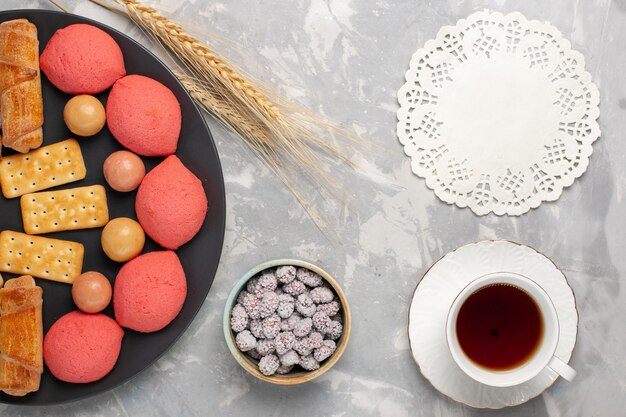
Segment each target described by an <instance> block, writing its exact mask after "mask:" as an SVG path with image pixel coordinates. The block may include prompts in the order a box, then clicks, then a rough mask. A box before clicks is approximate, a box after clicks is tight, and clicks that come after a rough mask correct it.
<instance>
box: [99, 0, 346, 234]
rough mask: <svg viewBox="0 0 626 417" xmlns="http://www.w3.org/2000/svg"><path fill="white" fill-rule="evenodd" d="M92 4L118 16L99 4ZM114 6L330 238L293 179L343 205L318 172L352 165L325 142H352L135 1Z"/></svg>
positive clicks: (341, 195)
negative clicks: (167, 56)
mask: <svg viewBox="0 0 626 417" xmlns="http://www.w3.org/2000/svg"><path fill="white" fill-rule="evenodd" d="M91 1H93V2H96V3H98V4H100V5H103V6H105V7H107V8H109V9H112V10H114V11H116V12H120V9H116V8H113V7H112V6H111V5H108V4H106V3H104V2H103V1H102V0H91ZM113 1H115V2H116V3H117V4H118V5H120V6H122V10H121V12H123V13H125V14H126V15H127V16H128V17H130V18H131V19H132V20H133V21H134V22H135V23H136V24H137V25H138V26H139V27H140V28H142V29H143V30H144V31H145V32H146V33H147V34H148V35H149V36H150V37H151V38H152V39H153V40H154V41H156V43H157V44H160V45H161V46H163V47H164V48H166V49H167V50H169V51H170V52H171V53H172V55H173V56H174V57H176V58H177V59H178V60H179V61H180V63H181V64H182V67H183V68H184V69H185V70H186V73H187V74H182V73H181V72H179V73H178V76H179V79H181V81H182V82H183V85H185V87H186V88H187V90H188V91H190V92H191V93H192V94H191V95H192V97H194V99H195V100H196V101H197V102H198V103H199V104H200V105H201V106H202V107H203V108H205V109H206V110H207V111H209V112H210V113H212V114H213V115H214V116H215V117H216V118H217V119H218V120H220V121H221V122H223V123H224V124H226V125H227V126H229V127H230V128H231V129H232V130H234V131H235V132H237V133H238V134H239V135H240V136H242V137H243V138H244V139H245V142H246V143H247V145H248V146H250V148H251V149H252V150H253V151H254V152H255V153H256V154H257V156H258V157H259V158H260V159H261V160H262V161H263V162H264V163H265V164H266V165H267V166H268V167H269V168H270V169H271V170H272V171H273V172H274V173H275V174H276V175H277V176H278V177H279V178H280V179H281V180H282V181H283V182H284V183H285V185H286V186H287V188H288V189H289V190H290V191H291V192H292V194H293V195H294V196H295V197H296V198H297V200H298V201H299V202H300V204H301V205H302V206H303V208H304V209H305V210H306V211H307V213H308V214H309V216H310V217H311V218H312V219H313V220H314V222H315V223H316V225H317V226H318V227H319V228H320V230H321V231H322V232H323V233H324V234H325V235H326V236H327V237H329V238H330V237H331V236H329V234H332V232H331V231H330V229H328V228H327V224H326V222H325V221H324V217H323V216H321V215H320V214H319V211H318V210H317V209H316V207H315V206H314V204H313V202H312V201H311V200H309V199H308V198H306V197H305V195H304V193H303V192H301V190H300V187H299V185H300V183H299V182H298V180H297V179H298V178H300V177H304V178H306V179H308V180H309V181H310V182H311V184H312V185H313V186H314V187H315V189H316V191H324V192H326V193H328V194H329V195H331V196H333V197H334V198H336V199H337V200H338V201H339V202H341V203H342V204H344V205H345V204H346V201H347V199H348V196H347V194H346V193H345V192H344V191H343V190H342V188H341V184H340V183H338V181H336V180H335V179H334V178H333V177H332V176H331V175H330V174H329V173H328V172H326V171H325V170H324V168H323V167H324V163H325V162H327V161H337V160H340V161H343V162H346V163H348V164H350V165H351V162H350V160H349V158H348V157H347V156H346V155H345V153H344V152H342V151H341V150H340V149H339V147H337V146H336V145H335V144H333V143H332V142H330V141H329V140H327V136H328V134H329V133H335V134H339V135H341V136H343V137H345V138H348V139H349V140H350V141H351V142H353V143H354V142H357V139H356V138H355V137H354V136H353V135H351V134H348V133H347V132H345V131H343V130H341V129H339V128H337V127H335V126H334V125H332V124H330V123H328V122H327V121H325V120H324V119H323V118H321V117H320V116H317V115H315V114H312V113H311V112H309V111H308V110H306V109H304V108H303V107H301V106H299V105H297V104H295V103H293V102H291V101H290V100H288V99H286V98H284V97H282V96H279V95H277V94H274V93H270V94H268V93H267V92H266V91H263V90H262V89H261V88H260V87H257V85H259V83H258V82H256V81H253V80H252V79H251V78H250V77H248V76H246V75H245V74H244V72H243V71H241V70H240V69H239V68H237V67H236V66H235V65H234V64H232V63H230V62H228V61H227V60H226V59H225V58H224V57H223V56H221V55H220V54H218V53H217V52H216V51H214V50H213V49H212V48H210V47H209V46H208V45H207V44H205V43H203V42H201V41H200V40H198V39H197V38H195V37H194V36H192V35H190V34H189V33H187V32H186V31H185V30H184V29H183V27H182V26H180V25H179V24H177V23H175V22H172V21H171V20H170V19H168V18H167V17H165V16H163V15H162V14H161V13H160V12H159V11H158V10H156V9H155V8H153V7H148V6H145V5H143V4H141V3H140V2H138V1H136V0H113ZM185 77H186V78H185ZM321 131H323V132H324V134H321ZM333 240H334V239H333Z"/></svg>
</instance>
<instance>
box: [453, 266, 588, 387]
mask: <svg viewBox="0 0 626 417" xmlns="http://www.w3.org/2000/svg"><path fill="white" fill-rule="evenodd" d="M494 284H503V285H512V286H514V287H517V288H519V289H521V290H523V291H524V292H526V294H528V295H529V296H530V297H531V298H532V299H533V300H534V301H535V303H536V304H537V306H538V307H539V311H540V313H541V316H542V319H543V334H542V336H541V340H540V341H539V345H538V347H537V348H536V349H535V351H534V353H533V354H532V356H531V357H530V358H529V359H528V360H526V361H525V362H524V363H522V364H520V365H519V366H517V367H514V368H511V369H507V370H503V371H500V370H493V369H488V368H486V367H482V366H480V365H479V364H477V363H475V362H474V361H472V360H471V359H470V358H469V357H468V356H467V355H466V354H465V352H464V351H463V349H462V347H461V345H460V343H459V339H458V337H457V331H456V322H457V317H458V315H459V311H460V310H461V307H462V306H463V303H465V301H466V300H467V299H468V298H469V297H470V296H471V295H472V294H474V293H475V292H476V291H478V290H480V289H481V288H483V287H487V286H490V285H494ZM446 337H447V341H448V347H449V348H450V353H451V354H452V357H453V358H454V361H455V362H456V364H457V365H458V366H459V368H461V369H462V370H463V372H465V373H466V374H467V375H468V376H469V377H471V378H472V379H474V380H476V381H478V382H480V383H483V384H485V385H490V386H494V387H510V386H514V385H518V384H521V383H523V382H526V381H528V380H530V379H532V378H534V377H535V376H537V375H539V373H540V372H541V371H543V370H544V369H546V368H550V369H552V370H553V371H554V372H556V373H557V374H558V375H560V376H561V377H563V378H564V379H566V380H567V381H571V380H573V379H574V377H575V376H576V371H575V370H574V369H572V368H571V367H570V366H569V365H568V364H567V363H565V362H564V361H563V360H561V359H559V358H558V357H556V356H555V352H556V346H557V344H558V341H559V320H558V316H557V313H556V309H555V308H554V304H552V301H551V300H550V296H548V294H547V293H546V292H545V291H544V289H543V288H541V287H540V286H539V285H538V284H537V283H535V282H534V281H533V280H531V279H529V278H527V277H525V276H523V275H519V274H515V273H511V272H496V273H492V274H488V275H484V276H482V277H480V278H477V279H475V280H474V281H472V282H470V283H469V284H468V285H467V286H466V287H465V288H463V290H462V291H461V292H460V293H459V295H457V297H456V299H455V300H454V302H453V303H452V306H451V307H450V310H449V312H448V319H447V322H446Z"/></svg>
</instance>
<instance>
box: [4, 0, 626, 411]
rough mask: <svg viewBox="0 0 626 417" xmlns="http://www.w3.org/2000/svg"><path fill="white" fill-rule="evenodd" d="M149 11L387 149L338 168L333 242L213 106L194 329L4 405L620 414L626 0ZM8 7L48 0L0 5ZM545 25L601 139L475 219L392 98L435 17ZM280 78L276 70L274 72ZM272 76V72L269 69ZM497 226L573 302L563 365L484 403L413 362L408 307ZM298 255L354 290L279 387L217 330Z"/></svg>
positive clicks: (219, 1) (113, 21) (374, 0)
mask: <svg viewBox="0 0 626 417" xmlns="http://www.w3.org/2000/svg"><path fill="white" fill-rule="evenodd" d="M62 2H63V3H65V4H67V5H68V6H69V8H70V9H72V10H73V11H74V12H76V13H77V14H81V15H84V16H88V17H92V18H96V19H98V20H100V21H102V22H104V23H107V24H110V25H112V26H114V27H116V28H118V29H121V30H123V31H124V32H126V33H128V34H130V35H131V36H133V37H135V38H137V39H143V43H144V44H148V42H147V41H146V40H145V39H144V38H143V37H142V35H141V33H140V32H139V31H138V30H137V29H136V28H134V27H133V26H132V25H131V24H130V23H128V22H127V21H125V20H124V19H123V18H121V17H117V16H114V15H112V14H111V13H109V12H107V11H104V10H102V9H100V8H98V7H97V6H94V5H91V4H89V3H88V2H86V1H74V0H62ZM157 3H161V4H162V7H164V8H165V9H167V10H169V11H171V12H172V13H175V14H176V15H177V16H178V17H179V19H180V20H182V21H183V22H186V23H187V24H191V25H193V26H195V27H197V28H199V29H202V30H204V31H205V32H211V33H214V34H217V35H220V36H222V37H224V38H226V39H229V40H232V41H234V42H236V43H238V44H239V45H241V46H242V47H243V48H242V49H243V50H244V51H245V54H244V56H243V57H242V58H241V60H240V62H242V63H243V64H244V65H245V67H246V68H247V69H248V71H249V72H251V73H253V74H255V75H257V76H258V77H259V78H261V79H263V80H264V81H266V82H267V83H268V84H270V85H279V86H280V88H281V89H282V91H283V92H285V93H287V94H289V95H290V96H292V97H294V98H296V99H297V100H299V101H301V102H302V103H304V104H306V105H308V106H310V107H311V108H313V109H315V110H317V111H319V112H321V113H323V114H325V115H327V116H329V117H330V118H332V119H333V120H336V121H337V122H339V123H340V124H341V125H342V126H344V127H346V128H349V129H353V130H354V131H356V132H357V133H358V134H361V135H363V136H364V137H365V136H366V137H368V138H370V139H369V140H371V141H373V142H375V143H376V144H378V145H380V147H381V148H387V149H389V152H367V153H366V157H365V158H366V161H367V162H368V167H369V171H370V174H376V175H377V176H378V177H380V176H383V177H385V178H386V179H387V180H388V181H389V182H390V183H393V184H396V186H389V185H381V184H380V182H374V181H371V179H369V178H368V176H367V175H356V174H349V173H347V174H345V175H343V176H342V177H341V180H342V181H343V182H344V183H345V185H346V189H347V190H348V191H349V192H350V193H351V194H353V195H354V197H355V203H354V205H353V207H352V210H351V211H350V212H349V214H347V215H345V216H343V217H341V218H340V219H338V224H337V226H336V228H337V233H338V235H339V236H340V238H341V244H340V245H333V244H330V243H329V242H328V241H327V240H326V239H325V238H324V236H322V235H321V234H320V232H319V231H318V229H317V228H316V227H315V226H314V225H313V223H312V222H311V221H310V220H309V219H308V218H307V216H306V215H305V214H304V212H303V210H302V209H301V208H300V207H299V205H298V204H297V203H296V202H295V201H294V200H293V198H292V197H291V195H290V194H289V192H288V191H287V190H286V189H285V188H284V187H283V186H282V185H281V183H280V182H279V181H278V180H277V179H276V178H275V177H274V176H272V175H271V173H270V172H269V171H268V170H266V169H265V168H264V167H263V166H261V165H260V164H259V163H258V162H256V161H255V160H254V159H253V158H251V157H250V155H249V152H248V151H247V150H246V148H245V147H244V146H243V145H242V144H241V143H240V141H238V140H237V139H235V138H233V136H232V135H230V134H229V133H228V132H227V131H226V130H224V129H223V128H222V127H221V126H219V125H218V124H217V123H215V122H214V121H213V120H211V119H210V118H208V120H209V123H210V125H211V129H212V131H213V133H214V137H215V139H216V142H217V146H218V149H219V152H220V156H221V159H222V164H223V167H224V174H225V178H226V189H227V202H228V218H227V230H226V238H225V242H224V252H223V256H222V261H221V264H220V268H219V270H218V272H217V276H216V278H215V282H214V284H213V287H212V289H211V292H210V294H209V296H208V298H207V300H206V302H205V304H204V306H203V308H202V310H201V311H200V313H199V314H198V316H197V318H196V320H195V321H194V322H193V324H192V325H191V327H190V328H189V330H188V331H187V332H186V333H185V335H184V336H183V337H182V338H181V340H180V341H179V342H178V343H177V344H176V345H175V346H174V347H173V348H172V349H171V350H170V351H169V352H168V353H167V354H166V355H164V356H163V357H162V358H161V359H160V360H159V361H158V362H157V363H156V364H155V365H154V366H152V367H150V368H149V369H148V370H147V371H145V372H143V373H142V374H140V375H139V376H138V377H136V378H135V379H133V380H132V381H130V382H128V383H126V384H124V385H123V386H121V387H119V388H117V389H114V390H113V391H111V392H107V393H105V394H102V395H99V396H97V397H94V398H91V399H87V400H84V401H80V402H76V403H72V404H68V405H63V406H55V407H30V408H23V407H14V406H7V405H0V415H2V416H3V417H4V416H44V415H45V416H64V417H78V416H98V417H115V416H144V415H145V416H154V417H158V416H205V415H222V416H256V415H301V416H313V415H324V416H337V417H339V416H353V415H358V416H394V417H395V416H399V417H401V416H446V417H457V416H475V415H481V414H483V413H484V414H488V415H503V416H531V415H532V416H538V417H543V416H550V417H556V416H567V417H574V416H584V417H586V416H610V417H612V416H619V415H623V414H624V410H625V409H626V377H625V375H626V349H625V348H626V332H625V331H624V317H625V316H626V291H625V290H624V289H622V286H624V284H626V281H625V280H624V278H623V276H624V274H625V273H626V256H624V252H625V251H626V233H625V230H626V216H625V215H624V214H625V213H626V200H625V199H624V197H625V196H624V185H625V184H626V141H624V140H623V135H624V132H625V131H626V83H624V82H623V77H624V73H626V50H625V49H624V47H623V40H624V39H626V1H625V0H614V1H611V0H579V1H565V0H559V1H557V0H555V1H551V2H547V1H543V0H509V1H507V0H490V1H488V0H472V1H461V0H445V1H424V0H418V1H415V0H402V1H401V0H398V1H395V0H394V1H391V0H358V1H357V0H297V1H291V2H284V1H278V0H268V1H265V2H250V1H247V0H229V1H224V0H214V1H210V2H208V1H207V2H205V1H200V0H185V1H183V2H180V3H179V2H168V1H165V0H162V1H161V2H157ZM0 7H1V8H3V9H5V8H6V9H8V8H20V7H40V8H49V9H53V8H54V7H53V6H52V5H50V4H49V3H48V2H46V1H43V0H41V1H33V0H3V1H2V4H1V5H0ZM485 7H488V8H492V9H495V10H498V11H502V12H508V11H514V10H519V11H521V12H522V13H524V14H525V15H526V16H527V17H529V18H534V19H540V20H548V21H550V22H552V23H553V24H554V25H555V26H556V27H557V28H559V29H560V30H561V31H562V32H563V34H564V35H565V36H566V37H567V38H569V39H570V40H571V42H572V44H573V47H574V49H576V50H579V51H581V52H582V53H584V54H585V56H586V58H587V68H588V70H589V71H590V72H591V74H592V76H593V78H594V80H595V82H596V83H597V85H598V87H599V89H600V92H601V118H600V124H601V129H602V132H603V134H602V137H601V138H600V140H599V141H598V142H596V144H595V146H594V154H593V155H592V157H591V164H590V166H589V169H588V171H587V172H586V174H585V175H584V176H583V177H582V178H581V179H579V180H578V181H576V183H575V184H574V185H573V186H572V187H570V188H568V189H567V190H565V192H564V193H563V195H562V196H561V198H560V199H559V200H558V201H557V202H556V203H547V204H543V205H541V206H540V207H539V208H538V209H536V210H531V211H530V212H529V213H527V214H525V215H524V216H522V217H519V218H511V217H496V216H493V215H490V216H486V217H477V216H475V215H474V214H472V212H470V211H469V210H468V209H459V208H457V207H453V206H448V205H446V204H444V203H442V202H440V201H439V200H438V199H437V198H436V197H435V195H434V194H433V193H432V192H431V191H430V190H428V189H427V188H426V185H425V184H424V181H423V180H421V179H419V178H417V177H416V176H414V175H413V174H411V170H410V166H409V159H408V158H407V157H405V156H404V155H403V153H402V148H401V146H400V144H399V143H398V141H397V139H396V137H395V125H396V114H395V113H396V110H397V108H398V104H397V102H396V98H395V94H396V91H397V89H398V88H399V86H400V85H402V83H403V75H404V72H405V70H406V68H407V67H408V62H409V59H410V57H411V55H412V53H413V52H414V51H415V50H416V49H417V48H418V47H419V46H421V45H422V44H423V43H424V42H425V41H426V40H428V39H430V38H432V37H434V36H435V34H436V33H437V30H438V29H439V27H440V26H442V25H450V24H454V23H455V22H456V21H457V20H458V19H459V18H462V17H465V16H467V15H468V14H470V13H472V12H474V11H476V10H480V9H483V8H485ZM272 73H273V74H275V75H276V78H274V77H273V76H272V75H271V74H272ZM278 78H280V79H281V80H282V81H281V82H280V83H278V81H277V79H278ZM482 239H510V240H514V241H518V242H522V243H525V244H528V245H530V246H533V247H534V248H536V249H537V250H539V251H541V252H543V253H545V254H546V255H548V256H549V257H550V258H552V259H553V260H554V261H555V262H556V264H557V265H558V266H560V267H561V268H562V270H563V271H564V272H565V274H566V275H567V277H568V279H569V281H570V284H571V286H572V287H573V289H574V292H575V294H576V298H577V305H578V309H579V313H580V327H579V336H578V343H577V346H576V348H575V350H574V354H573V358H572V362H571V363H572V365H573V366H574V367H575V368H576V369H577V370H578V378H577V379H576V380H575V381H574V382H572V383H567V382H564V381H562V380H559V381H558V382H557V383H556V384H555V385H554V386H553V387H551V388H550V389H549V390H548V391H546V392H545V393H544V394H543V395H541V396H540V397H538V398H536V399H534V400H532V401H530V402H528V403H526V404H524V405H521V406H518V407H515V408H510V409H506V410H502V411H497V412H485V411H480V410H474V409H470V408H467V407H465V406H463V405H460V404H457V403H455V402H454V401H451V400H449V399H447V398H446V397H444V396H442V395H440V394H439V393H438V392H437V391H436V390H435V389H434V388H433V387H432V386H430V384H429V383H428V381H426V380H425V379H424V378H423V377H422V376H421V374H420V373H419V370H418V369H417V367H416V366H415V364H414V363H413V360H412V358H411V354H410V351H409V346H408V340H407V331H406V326H407V311H408V306H409V301H410V298H411V295H412V292H413V289H414V287H415V285H416V284H417V282H418V280H419V279H420V277H421V276H422V274H423V273H424V272H425V270H426V269H427V268H428V267H429V266H430V265H431V264H432V263H433V262H434V261H435V260H437V259H439V258H440V257H441V256H443V255H444V254H445V253H447V252H448V251H450V250H453V249H454V248H456V247H458V246H461V245H463V244H466V243H468V242H472V241H477V240H482ZM285 256H293V257H302V258H306V259H309V260H312V261H314V262H316V263H318V264H319V265H321V266H322V267H324V268H325V269H327V270H328V271H329V272H331V273H332V274H334V275H335V276H336V277H337V278H338V280H339V281H340V282H341V284H342V285H343V287H344V289H345V292H346V294H347V296H348V298H349V300H350V302H351V307H352V314H353V317H354V325H353V332H352V338H351V342H350V344H349V346H348V349H347V351H346V353H345V355H344V357H343V358H342V359H341V360H340V361H339V363H338V364H337V365H336V366H335V367H334V368H333V370H331V371H330V372H328V373H327V374H326V375H324V376H323V377H321V378H320V379H318V380H316V381H314V382H312V383H308V384H305V385H302V386H297V387H277V386H272V385H268V384H265V383H262V382H260V381H256V380H254V379H253V378H251V377H250V376H248V375H247V374H246V373H245V372H244V371H243V370H242V369H241V368H240V367H239V366H238V365H237V364H236V362H235V361H234V359H233V358H232V357H231V356H230V354H229V353H228V350H227V348H226V344H225V342H224V340H223V336H222V328H221V319H222V308H223V304H224V301H225V299H226V296H227V294H228V292H229V291H230V288H231V286H232V285H233V284H234V282H235V281H236V280H237V279H238V278H239V277H240V276H241V275H242V274H243V273H244V272H245V271H247V270H248V269H249V268H251V267H252V266H254V265H255V264H257V263H258V262H260V261H263V260H267V259H273V258H279V257H285Z"/></svg>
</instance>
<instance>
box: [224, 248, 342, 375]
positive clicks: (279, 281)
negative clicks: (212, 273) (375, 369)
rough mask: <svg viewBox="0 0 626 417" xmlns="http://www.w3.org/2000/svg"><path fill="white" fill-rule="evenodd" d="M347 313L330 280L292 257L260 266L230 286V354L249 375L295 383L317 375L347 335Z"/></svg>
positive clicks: (226, 329) (227, 317)
mask: <svg viewBox="0 0 626 417" xmlns="http://www.w3.org/2000/svg"><path fill="white" fill-rule="evenodd" d="M350 326H351V321H350V310H349V307H348V302H347V300H346V297H345V295H344V293H343V291H342V290H341V288H340V287H339V284H338V283H337V281H335V279H334V278H333V277H332V276H330V275H329V274H328V273H327V272H326V271H324V270H323V269H321V268H320V267H318V266H316V265H313V264H311V263H309V262H305V261H301V260H297V259H279V260H275V261H269V262H265V263H263V264H261V265H258V266H256V267H254V268H253V269H251V270H250V271H248V272H247V273H246V274H245V275H244V276H243V277H242V278H241V279H240V280H239V282H237V284H236V285H235V286H234V287H233V289H232V291H231V293H230V295H229V297H228V300H227V301H226V307H225V309H224V335H225V337H226V343H227V344H228V348H229V349H230V351H231V353H232V354H233V356H234V357H235V359H236V360H237V362H239V364H240V365H241V366H242V367H243V368H244V369H245V370H246V371H247V372H248V373H250V374H252V375H253V376H255V377H257V378H259V379H261V380H263V381H267V382H271V383H274V384H281V385H295V384H300V383H303V382H307V381H310V380H312V379H314V378H317V377H318V376H320V375H322V374H323V373H325V372H326V371H328V370H329V369H330V368H332V367H333V365H334V364H335V363H336V362H337V361H338V360H339V358H340V357H341V355H342V354H343V352H344V350H345V349H346V346H347V344H348V339H349V337H350Z"/></svg>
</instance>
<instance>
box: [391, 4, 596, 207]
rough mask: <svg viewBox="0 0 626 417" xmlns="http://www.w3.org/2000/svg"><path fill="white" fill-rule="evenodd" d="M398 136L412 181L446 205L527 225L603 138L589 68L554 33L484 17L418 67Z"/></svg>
mask: <svg viewBox="0 0 626 417" xmlns="http://www.w3.org/2000/svg"><path fill="white" fill-rule="evenodd" d="M406 80H407V82H406V84H404V85H403V86H402V88H400V90H399V92H398V100H399V102H400V110H398V120H399V122H398V127H397V133H398V138H399V139H400V142H402V144H403V145H404V152H405V153H406V154H407V155H408V156H410V157H411V166H412V170H413V172H414V173H415V174H417V175H419V176H420V177H423V178H425V179H426V184H427V185H428V187H429V188H431V189H433V190H434V191H435V194H437V196H438V197H439V198H440V199H442V200H443V201H445V202H446V203H449V204H456V205H458V206H459V207H466V206H468V207H470V208H471V209H472V211H474V212H475V213H476V214H478V215H484V214H487V213H489V212H491V211H493V212H494V213H496V214H498V215H502V214H509V215H520V214H523V213H525V212H527V211H528V210H529V209H530V208H535V207H537V206H539V204H541V202H542V201H544V200H545V201H552V200H556V199H557V198H559V196H560V195H561V192H562V191H563V187H568V186H570V185H572V183H573V182H574V179H576V178H577V177H579V176H581V175H582V174H583V173H584V172H585V170H586V169H587V165H588V163H589V156H590V155H591V153H592V147H591V145H592V143H593V142H594V141H595V140H596V139H597V138H598V137H599V136H600V128H599V126H598V123H597V121H596V119H597V118H598V116H599V108H598V103H599V93H598V89H597V87H596V86H595V84H594V83H593V82H592V80H591V75H590V74H589V73H588V72H586V71H585V58H584V57H583V55H582V54H580V53H579V52H577V51H573V50H572V49H571V45H570V43H569V41H567V40H566V39H564V38H563V36H562V35H561V33H560V32H559V31H558V30H557V29H556V28H555V27H554V26H552V25H550V24H548V23H542V22H539V21H535V20H531V21H529V20H527V19H526V18H525V17H524V16H523V15H522V14H520V13H510V14H507V15H502V14H500V13H495V12H490V11H483V12H478V13H474V14H472V15H470V16H469V17H468V18H467V19H464V20H459V21H458V22H457V24H456V25H455V26H444V27H442V28H441V29H440V30H439V33H438V34H437V37H436V39H434V40H429V41H428V42H426V45H424V47H423V48H422V49H419V50H418V51H417V52H415V54H414V55H413V58H412V59H411V64H410V68H409V70H408V71H407V73H406Z"/></svg>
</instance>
